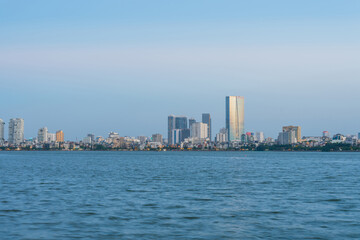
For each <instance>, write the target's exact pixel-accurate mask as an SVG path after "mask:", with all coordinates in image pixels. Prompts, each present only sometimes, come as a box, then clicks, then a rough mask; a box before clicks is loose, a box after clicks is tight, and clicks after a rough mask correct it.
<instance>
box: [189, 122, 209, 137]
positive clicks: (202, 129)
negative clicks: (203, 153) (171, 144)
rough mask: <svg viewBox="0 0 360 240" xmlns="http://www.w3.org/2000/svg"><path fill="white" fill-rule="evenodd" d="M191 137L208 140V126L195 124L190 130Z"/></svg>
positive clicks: (200, 123)
mask: <svg viewBox="0 0 360 240" xmlns="http://www.w3.org/2000/svg"><path fill="white" fill-rule="evenodd" d="M190 136H191V137H192V138H194V139H199V140H204V139H206V138H208V126H207V124H206V123H202V122H197V123H193V124H192V125H191V128H190Z"/></svg>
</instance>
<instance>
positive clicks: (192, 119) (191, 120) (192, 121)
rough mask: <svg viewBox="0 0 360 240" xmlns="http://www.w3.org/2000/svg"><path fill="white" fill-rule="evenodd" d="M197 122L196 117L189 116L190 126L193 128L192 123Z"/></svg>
mask: <svg viewBox="0 0 360 240" xmlns="http://www.w3.org/2000/svg"><path fill="white" fill-rule="evenodd" d="M193 123H196V120H195V119H194V118H189V128H191V124H193Z"/></svg>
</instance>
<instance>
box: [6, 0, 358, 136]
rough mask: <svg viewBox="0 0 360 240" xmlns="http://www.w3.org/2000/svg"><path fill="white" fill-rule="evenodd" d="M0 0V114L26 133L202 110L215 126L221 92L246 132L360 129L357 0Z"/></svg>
mask: <svg viewBox="0 0 360 240" xmlns="http://www.w3.org/2000/svg"><path fill="white" fill-rule="evenodd" d="M0 2H1V8H0V85H1V87H0V89H1V93H0V102H1V111H0V118H2V119H3V120H5V122H8V120H9V119H10V118H24V119H25V137H26V138H30V137H33V136H36V135H37V131H38V129H39V128H41V127H44V126H47V127H48V129H49V130H51V131H53V132H54V131H56V130H58V129H63V130H64V132H65V134H66V139H75V138H82V137H83V136H85V135H86V134H87V133H90V132H91V133H94V134H95V135H102V136H104V135H107V134H108V132H110V131H117V132H119V133H120V134H121V135H123V136H125V135H131V136H139V135H146V136H150V135H151V134H153V133H156V132H159V133H161V134H163V135H166V132H167V117H168V115H170V114H175V115H186V116H188V117H189V118H190V117H193V118H196V119H197V120H200V119H201V113H205V112H207V113H210V114H211V116H212V125H213V126H212V129H213V133H217V132H218V131H219V129H220V128H222V127H225V101H224V100H225V99H224V97H225V96H229V95H234V96H244V97H245V129H246V131H253V132H255V131H262V132H264V133H265V135H266V136H269V137H276V136H277V134H278V132H279V131H281V127H282V126H286V125H290V124H291V125H301V127H302V133H303V135H308V136H309V135H320V134H321V132H322V131H323V130H328V131H330V132H331V133H334V134H335V133H337V132H342V133H345V134H355V133H357V132H359V130H360V129H359V121H358V119H359V117H360V113H359V111H357V110H358V102H359V100H360V96H359V94H358V91H359V87H360V81H359V79H360V70H359V64H360V54H359V53H360V44H359V43H360V31H359V30H360V29H359V28H360V27H359V26H360V15H359V12H360V3H359V2H358V1H344V2H343V1H325V0H324V1H316V2H314V1H291V2H290V1H251V2H250V1H246V2H245V1H243V2H240V1H221V4H220V3H219V1H181V2H180V1H179V2H175V1H173V2H170V1H115V0H114V1H105V3H104V2H101V3H100V2H99V1H88V0H86V1H85V0H83V1H74V2H73V3H72V4H71V5H64V4H63V3H62V1H0ZM339 3H341V4H339ZM5 129H6V128H5Z"/></svg>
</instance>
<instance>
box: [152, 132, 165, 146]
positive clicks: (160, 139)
mask: <svg viewBox="0 0 360 240" xmlns="http://www.w3.org/2000/svg"><path fill="white" fill-rule="evenodd" d="M151 140H152V142H158V143H161V144H162V143H163V137H162V135H161V134H160V133H155V134H153V135H152V137H151Z"/></svg>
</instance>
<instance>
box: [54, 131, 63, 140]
mask: <svg viewBox="0 0 360 240" xmlns="http://www.w3.org/2000/svg"><path fill="white" fill-rule="evenodd" d="M56 142H64V132H63V131H62V130H59V131H57V132H56Z"/></svg>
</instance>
